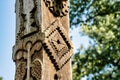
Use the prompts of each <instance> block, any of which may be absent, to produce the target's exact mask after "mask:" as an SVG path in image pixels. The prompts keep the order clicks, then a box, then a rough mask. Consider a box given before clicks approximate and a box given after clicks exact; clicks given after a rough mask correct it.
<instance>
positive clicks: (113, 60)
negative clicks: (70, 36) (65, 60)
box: [70, 0, 120, 80]
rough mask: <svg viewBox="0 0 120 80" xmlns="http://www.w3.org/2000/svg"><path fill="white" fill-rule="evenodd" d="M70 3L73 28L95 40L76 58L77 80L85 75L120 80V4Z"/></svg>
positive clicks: (103, 0) (115, 0) (106, 0)
mask: <svg viewBox="0 0 120 80" xmlns="http://www.w3.org/2000/svg"><path fill="white" fill-rule="evenodd" d="M70 3H71V7H70V19H71V20H70V22H71V26H73V25H80V26H81V27H82V32H81V34H84V35H87V36H89V37H90V38H91V39H92V40H93V41H94V43H92V44H91V45H90V46H89V47H88V48H87V49H84V48H81V49H80V50H79V52H78V53H76V54H75V55H74V57H73V78H74V80H80V79H81V78H82V77H84V76H88V79H90V78H92V80H120V41H119V40H120V1H119V0H71V1H70ZM83 47H84V46H83ZM81 50H83V51H82V52H81Z"/></svg>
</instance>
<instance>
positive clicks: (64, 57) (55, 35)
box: [43, 20, 73, 70]
mask: <svg viewBox="0 0 120 80" xmlns="http://www.w3.org/2000/svg"><path fill="white" fill-rule="evenodd" d="M58 25H59V26H58ZM48 32H49V34H48ZM45 34H46V39H45V42H44V44H43V46H44V49H45V50H46V52H47V53H48V56H49V57H50V59H51V61H52V63H53V64H54V66H55V68H56V70H59V69H60V68H62V67H63V66H64V65H65V64H66V63H67V61H69V59H70V57H71V56H72V53H73V52H72V51H73V47H72V44H71V42H70V40H69V38H68V37H67V35H66V33H65V31H64V29H63V28H62V25H61V24H60V23H59V22H58V20H55V22H53V23H52V24H51V25H50V26H49V27H48V28H47V29H46V30H45Z"/></svg>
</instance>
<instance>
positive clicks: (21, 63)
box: [13, 37, 42, 80]
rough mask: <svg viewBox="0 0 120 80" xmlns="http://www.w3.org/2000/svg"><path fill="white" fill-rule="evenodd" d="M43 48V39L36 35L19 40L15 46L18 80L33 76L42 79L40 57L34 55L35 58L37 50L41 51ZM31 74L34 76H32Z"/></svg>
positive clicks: (14, 58) (37, 79)
mask: <svg viewBox="0 0 120 80" xmlns="http://www.w3.org/2000/svg"><path fill="white" fill-rule="evenodd" d="M41 48H42V43H41V40H40V39H39V38H38V39H36V38H35V37H28V39H26V41H24V42H19V44H18V45H16V46H14V54H13V60H14V61H15V62H16V78H15V79H16V80H26V79H31V78H36V80H41V77H40V75H41V72H38V71H41V69H42V67H41V66H42V65H41V62H40V59H39V57H34V59H33V55H35V54H36V52H40V50H41ZM37 69H38V71H37ZM38 73H40V74H38ZM30 75H32V76H33V77H30ZM28 77H29V78H28ZM33 80H34V79H33Z"/></svg>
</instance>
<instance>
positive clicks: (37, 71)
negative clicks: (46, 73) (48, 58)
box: [31, 59, 42, 80]
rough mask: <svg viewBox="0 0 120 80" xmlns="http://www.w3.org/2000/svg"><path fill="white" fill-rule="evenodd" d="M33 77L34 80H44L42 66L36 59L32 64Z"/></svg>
mask: <svg viewBox="0 0 120 80" xmlns="http://www.w3.org/2000/svg"><path fill="white" fill-rule="evenodd" d="M31 75H32V76H33V77H32V78H33V80H41V79H42V64H41V62H40V60H39V59H35V60H34V61H33V62H32V67H31Z"/></svg>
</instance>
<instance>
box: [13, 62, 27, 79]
mask: <svg viewBox="0 0 120 80" xmlns="http://www.w3.org/2000/svg"><path fill="white" fill-rule="evenodd" d="M25 75H26V62H23V61H21V62H19V63H18V65H17V68H16V76H15V80H25Z"/></svg>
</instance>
